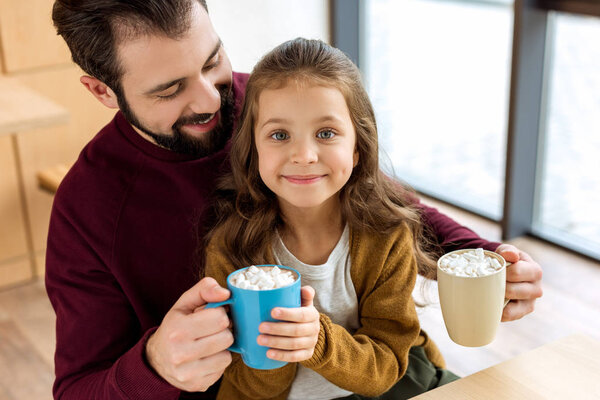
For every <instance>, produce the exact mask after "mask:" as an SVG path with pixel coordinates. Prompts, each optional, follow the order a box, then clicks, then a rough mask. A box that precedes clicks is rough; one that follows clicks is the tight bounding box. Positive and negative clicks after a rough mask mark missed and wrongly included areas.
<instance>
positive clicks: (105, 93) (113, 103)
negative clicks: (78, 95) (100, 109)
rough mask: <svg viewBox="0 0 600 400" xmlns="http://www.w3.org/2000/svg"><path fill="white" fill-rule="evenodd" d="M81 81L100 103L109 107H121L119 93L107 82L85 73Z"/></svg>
mask: <svg viewBox="0 0 600 400" xmlns="http://www.w3.org/2000/svg"><path fill="white" fill-rule="evenodd" d="M79 81H80V82H81V83H82V84H83V86H85V88H86V89H87V90H89V91H90V93H91V94H93V95H94V97H95V98H97V99H98V101H99V102H100V103H102V104H104V105H105V106H106V107H108V108H119V103H118V101H117V95H116V94H115V92H113V91H112V90H111V88H109V87H108V86H106V84H105V83H103V82H102V81H100V80H98V79H96V78H94V77H91V76H88V75H83V76H82V77H81V78H79Z"/></svg>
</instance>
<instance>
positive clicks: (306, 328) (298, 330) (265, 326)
mask: <svg viewBox="0 0 600 400" xmlns="http://www.w3.org/2000/svg"><path fill="white" fill-rule="evenodd" d="M319 329H320V325H317V324H312V323H304V324H298V323H295V322H290V323H287V322H263V323H262V324H260V326H259V327H258V330H259V331H260V333H265V334H268V335H273V336H288V337H302V336H311V335H317V334H318V332H319Z"/></svg>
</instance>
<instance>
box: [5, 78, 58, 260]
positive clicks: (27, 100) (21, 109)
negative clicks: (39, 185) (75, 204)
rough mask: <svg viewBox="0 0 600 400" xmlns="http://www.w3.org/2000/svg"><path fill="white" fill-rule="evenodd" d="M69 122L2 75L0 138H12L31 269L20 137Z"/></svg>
mask: <svg viewBox="0 0 600 400" xmlns="http://www.w3.org/2000/svg"><path fill="white" fill-rule="evenodd" d="M68 120H69V113H68V112H67V110H66V109H64V108H63V107H61V106H59V105H58V104H56V103H53V102H52V101H50V100H48V99H46V98H45V97H43V96H41V95H39V94H38V93H36V92H35V91H33V90H32V89H29V88H28V87H26V86H25V85H23V84H21V83H20V82H19V81H18V80H16V79H13V78H6V77H3V76H0V137H1V136H10V137H11V142H12V148H13V153H14V158H15V167H16V173H17V183H18V191H19V199H20V201H21V204H22V207H23V219H24V220H23V224H24V229H25V234H26V237H27V238H26V240H27V251H28V253H29V258H30V261H31V265H32V267H33V265H34V249H33V238H32V234H31V225H30V224H29V213H28V208H27V198H26V196H25V180H24V179H23V169H22V167H21V161H20V154H21V153H20V151H19V141H18V139H17V135H18V134H19V133H22V132H26V131H31V130H33V129H38V128H47V127H51V126H54V125H58V124H64V123H66V122H68Z"/></svg>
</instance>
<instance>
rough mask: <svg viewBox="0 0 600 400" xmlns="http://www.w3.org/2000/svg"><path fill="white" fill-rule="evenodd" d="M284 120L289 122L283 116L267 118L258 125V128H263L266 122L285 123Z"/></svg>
mask: <svg viewBox="0 0 600 400" xmlns="http://www.w3.org/2000/svg"><path fill="white" fill-rule="evenodd" d="M286 122H289V121H288V120H287V119H285V118H269V119H268V120H266V121H265V122H264V123H263V124H262V125H261V126H260V127H259V129H262V128H264V127H265V125H268V124H285V123H286Z"/></svg>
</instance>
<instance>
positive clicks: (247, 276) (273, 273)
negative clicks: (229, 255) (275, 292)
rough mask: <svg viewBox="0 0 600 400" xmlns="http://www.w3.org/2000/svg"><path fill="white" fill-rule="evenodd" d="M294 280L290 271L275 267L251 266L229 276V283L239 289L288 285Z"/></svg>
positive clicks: (261, 288) (264, 288) (259, 288)
mask: <svg viewBox="0 0 600 400" xmlns="http://www.w3.org/2000/svg"><path fill="white" fill-rule="evenodd" d="M295 281H296V278H295V276H294V274H293V273H292V271H289V270H285V269H281V268H279V267H277V266H275V267H260V268H257V267H256V266H254V265H252V266H251V267H249V268H247V269H245V270H243V271H240V272H239V273H237V274H235V275H234V276H232V277H231V284H232V285H233V286H236V287H239V288H241V289H248V290H269V289H278V288H280V287H284V286H289V285H291V284H292V283H294V282H295Z"/></svg>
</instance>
